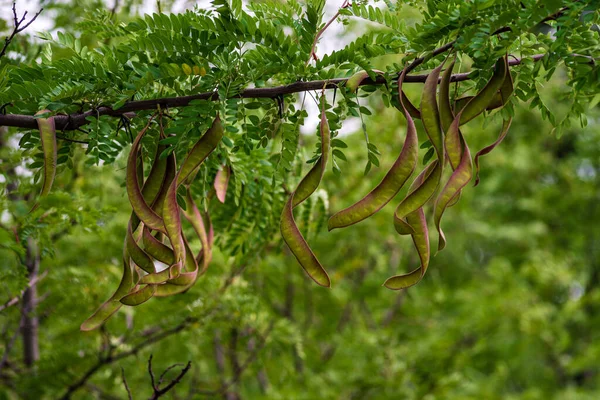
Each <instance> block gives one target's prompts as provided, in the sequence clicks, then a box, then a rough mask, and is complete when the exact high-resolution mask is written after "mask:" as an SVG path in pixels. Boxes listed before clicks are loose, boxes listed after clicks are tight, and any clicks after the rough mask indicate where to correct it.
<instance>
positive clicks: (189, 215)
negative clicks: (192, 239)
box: [183, 190, 212, 274]
mask: <svg viewBox="0 0 600 400" xmlns="http://www.w3.org/2000/svg"><path fill="white" fill-rule="evenodd" d="M185 203H186V209H185V211H183V215H184V216H185V217H186V219H187V220H188V221H190V223H191V224H192V227H193V228H194V230H195V231H196V234H197V235H198V238H199V239H200V243H201V244H202V269H201V272H200V274H203V273H204V272H205V271H206V269H207V268H208V263H209V262H210V259H211V258H212V257H211V247H212V243H211V242H212V238H211V239H209V237H208V234H207V233H206V227H205V225H204V220H203V219H202V215H201V214H200V211H199V210H198V207H197V206H196V203H194V201H193V200H192V196H191V194H190V191H189V190H188V192H187V196H186V197H185ZM210 230H211V232H212V225H211V226H210ZM196 260H197V262H198V263H200V255H199V256H198V257H196Z"/></svg>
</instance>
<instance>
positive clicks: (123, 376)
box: [121, 367, 133, 400]
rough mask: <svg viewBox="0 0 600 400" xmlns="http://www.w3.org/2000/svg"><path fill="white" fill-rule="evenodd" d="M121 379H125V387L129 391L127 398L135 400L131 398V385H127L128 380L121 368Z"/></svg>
mask: <svg viewBox="0 0 600 400" xmlns="http://www.w3.org/2000/svg"><path fill="white" fill-rule="evenodd" d="M121 377H122V378H123V385H124V386H125V390H126V391H127V398H128V399H129V400H133V397H132V396H131V390H129V385H127V379H125V370H124V369H123V367H121Z"/></svg>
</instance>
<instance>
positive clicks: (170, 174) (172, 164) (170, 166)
mask: <svg viewBox="0 0 600 400" xmlns="http://www.w3.org/2000/svg"><path fill="white" fill-rule="evenodd" d="M176 173H177V162H176V160H175V155H174V154H173V153H171V154H169V156H168V157H167V166H166V170H165V177H164V178H163V183H162V185H161V187H160V191H159V192H158V194H157V195H156V199H154V203H153V204H152V209H153V210H154V211H155V212H156V213H157V214H159V215H162V209H163V205H164V204H165V197H166V196H167V191H168V190H169V185H170V184H171V182H173V179H175V174H176Z"/></svg>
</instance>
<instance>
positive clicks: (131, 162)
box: [126, 119, 166, 233]
mask: <svg viewBox="0 0 600 400" xmlns="http://www.w3.org/2000/svg"><path fill="white" fill-rule="evenodd" d="M151 122H152V119H150V121H148V124H147V125H146V126H145V127H144V128H143V129H142V130H141V131H140V132H139V133H138V135H137V136H136V138H135V140H134V141H133V144H132V145H131V151H130V152H129V158H128V159H127V178H126V186H127V195H128V196H129V202H130V203H131V207H132V208H133V212H134V213H135V214H136V215H137V217H138V218H139V219H140V220H141V221H142V222H143V223H144V225H146V226H148V227H149V228H151V229H153V230H157V231H159V232H163V233H165V232H166V231H165V227H164V222H163V220H162V218H161V217H160V216H159V215H158V214H157V213H156V212H155V211H154V210H153V209H152V208H151V207H150V206H149V205H148V202H147V201H146V199H144V196H143V195H142V191H141V189H140V184H139V179H140V177H139V174H138V170H137V157H138V152H139V146H140V142H141V140H142V137H143V136H144V134H145V133H146V131H147V130H148V128H149V127H150V123H151Z"/></svg>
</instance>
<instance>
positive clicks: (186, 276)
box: [167, 237, 198, 290]
mask: <svg viewBox="0 0 600 400" xmlns="http://www.w3.org/2000/svg"><path fill="white" fill-rule="evenodd" d="M184 243H185V250H186V252H185V254H186V257H185V267H186V271H185V272H181V273H180V274H179V276H177V277H175V278H173V279H169V280H168V281H167V284H171V285H176V286H185V289H184V290H187V289H189V288H190V287H191V286H192V285H193V284H194V283H195V282H196V278H197V277H198V263H197V262H196V259H195V258H194V256H193V255H192V250H191V249H190V246H189V244H188V242H187V240H186V239H185V237H184Z"/></svg>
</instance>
